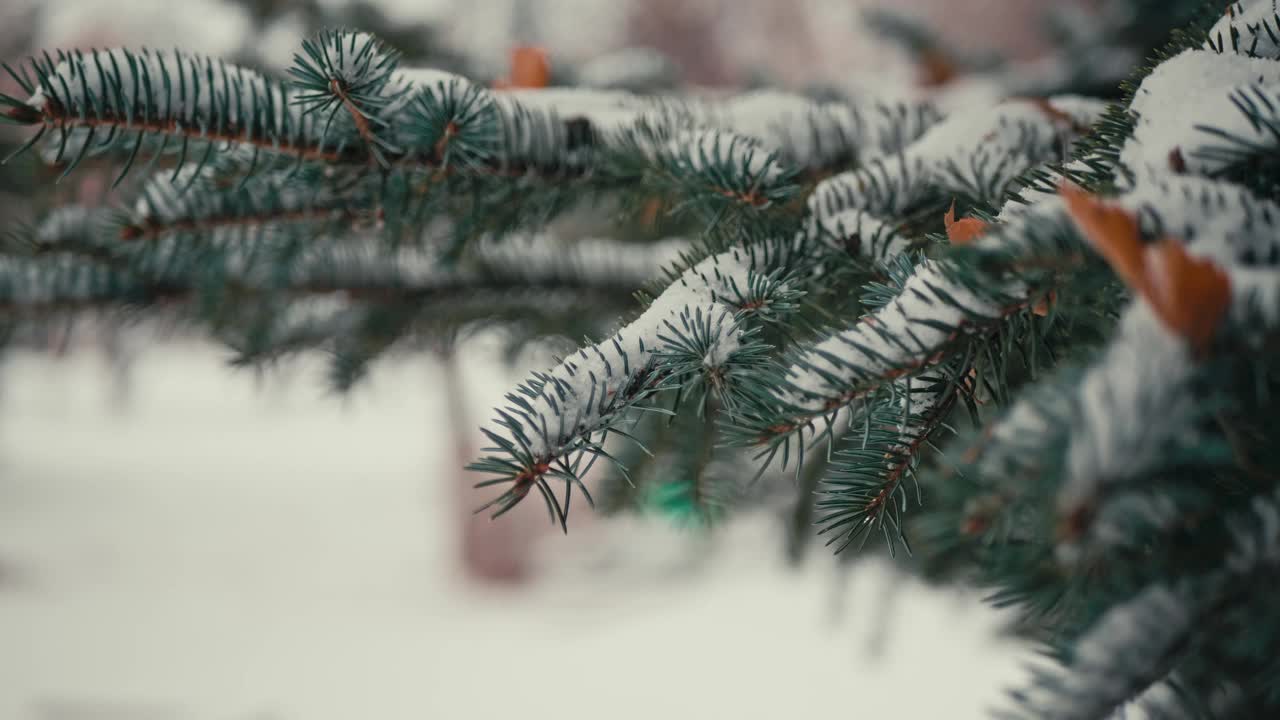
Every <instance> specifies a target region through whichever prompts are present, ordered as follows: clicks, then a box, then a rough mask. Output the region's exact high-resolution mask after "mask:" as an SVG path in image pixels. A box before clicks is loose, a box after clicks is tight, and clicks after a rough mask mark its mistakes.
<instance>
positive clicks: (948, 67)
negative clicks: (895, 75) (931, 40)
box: [919, 49, 960, 88]
mask: <svg viewBox="0 0 1280 720" xmlns="http://www.w3.org/2000/svg"><path fill="white" fill-rule="evenodd" d="M919 62H920V87H926V88H937V87H942V86H944V85H950V84H951V83H952V82H954V81H955V79H956V78H958V77H960V69H959V68H958V67H956V64H955V62H954V61H953V60H952V59H951V58H949V57H947V55H946V54H945V53H943V52H941V51H940V50H936V49H930V50H925V51H924V52H922V53H920V59H919Z"/></svg>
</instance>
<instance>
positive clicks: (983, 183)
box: [810, 97, 1105, 216]
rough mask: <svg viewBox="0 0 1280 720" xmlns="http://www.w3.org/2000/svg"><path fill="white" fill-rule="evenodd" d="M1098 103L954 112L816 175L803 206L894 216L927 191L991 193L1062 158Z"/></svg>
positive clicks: (1054, 101) (1017, 104)
mask: <svg viewBox="0 0 1280 720" xmlns="http://www.w3.org/2000/svg"><path fill="white" fill-rule="evenodd" d="M1104 109H1105V105H1104V104H1103V103H1101V102H1098V101H1094V100H1087V99H1084V98H1077V97H1058V98H1051V99H1050V100H1047V101H1029V100H1012V101H1008V102H1005V103H1001V104H999V105H997V106H995V107H992V108H978V109H973V110H968V111H964V112H959V113H956V114H955V115H952V116H950V117H948V118H947V119H945V120H943V121H942V122H940V123H938V124H937V125H935V126H933V127H932V128H930V129H929V130H928V131H927V132H925V133H924V135H923V136H922V137H921V138H920V139H919V140H917V141H916V142H914V143H911V144H910V145H908V146H907V147H906V149H905V150H903V151H902V152H901V153H898V154H895V155H890V156H887V157H883V158H880V159H878V160H876V161H875V162H872V163H871V164H869V165H868V166H866V167H863V168H859V169H856V170H853V171H850V172H846V173H842V174H840V175H836V176H835V177H832V178H828V179H827V180H825V181H823V183H822V184H821V185H819V187H818V188H817V190H815V192H814V195H813V197H812V198H811V199H810V208H811V209H812V210H815V211H819V212H827V213H830V212H836V211H839V210H843V209H846V208H849V207H856V208H860V209H864V210H869V211H871V212H875V213H877V214H882V215H886V216H897V215H901V214H902V213H904V212H905V211H907V210H909V209H910V208H911V207H913V206H914V205H916V204H917V203H919V202H921V201H922V200H924V199H926V198H928V197H930V196H934V195H936V196H948V195H953V194H962V195H967V196H970V197H974V198H977V199H983V200H992V201H994V200H999V199H1000V198H1001V197H1002V196H1003V195H1004V193H1005V192H1006V191H1007V190H1008V189H1009V185H1010V183H1011V182H1012V181H1013V180H1014V179H1016V178H1017V177H1018V176H1019V175H1021V174H1022V173H1024V172H1025V171H1026V170H1027V169H1029V168H1031V167H1033V166H1035V165H1038V164H1040V163H1042V162H1045V161H1048V160H1053V159H1055V158H1058V159H1061V158H1065V157H1066V155H1067V153H1068V152H1069V148H1070V142H1071V140H1072V139H1073V138H1074V137H1076V136H1078V135H1079V134H1080V133H1082V132H1084V131H1085V130H1087V128H1088V127H1089V126H1090V125H1092V124H1093V122H1095V121H1096V120H1097V119H1098V118H1100V117H1101V116H1102V112H1103V111H1104Z"/></svg>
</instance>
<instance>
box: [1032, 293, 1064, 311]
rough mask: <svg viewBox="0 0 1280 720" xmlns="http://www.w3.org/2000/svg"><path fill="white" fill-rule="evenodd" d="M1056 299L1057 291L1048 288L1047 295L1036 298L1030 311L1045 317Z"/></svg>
mask: <svg viewBox="0 0 1280 720" xmlns="http://www.w3.org/2000/svg"><path fill="white" fill-rule="evenodd" d="M1057 301H1058V291H1057V290H1050V291H1049V293H1048V294H1047V295H1045V296H1044V297H1042V298H1040V299H1039V300H1037V301H1036V304H1035V305H1033V306H1031V312H1033V313H1035V314H1036V315H1038V316H1040V317H1045V316H1047V315H1048V314H1049V310H1050V308H1052V307H1053V304H1054V303H1055V302H1057Z"/></svg>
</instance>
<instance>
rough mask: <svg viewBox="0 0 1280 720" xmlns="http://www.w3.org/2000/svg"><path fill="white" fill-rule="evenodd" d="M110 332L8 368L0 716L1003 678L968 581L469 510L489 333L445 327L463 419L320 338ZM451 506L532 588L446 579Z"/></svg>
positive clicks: (897, 691)
mask: <svg viewBox="0 0 1280 720" xmlns="http://www.w3.org/2000/svg"><path fill="white" fill-rule="evenodd" d="M126 340H134V341H137V342H138V343H139V344H140V343H142V342H144V341H145V343H146V350H145V351H144V352H142V353H140V354H139V355H138V356H137V357H136V358H135V359H134V362H133V363H131V364H130V365H129V366H128V368H127V370H121V371H116V369H115V366H114V362H113V361H112V360H111V359H109V358H108V357H106V356H105V355H104V354H103V353H99V352H94V351H87V349H86V348H83V347H80V348H78V349H77V350H76V351H74V352H71V353H69V354H67V355H65V356H61V357H59V358H56V359H55V358H52V357H50V356H49V355H48V354H46V353H31V352H16V353H13V354H11V355H9V356H8V357H7V358H6V362H5V363H4V365H3V368H2V370H3V377H2V379H3V388H4V396H5V401H4V403H3V405H0V430H2V431H0V456H2V457H3V458H4V462H5V471H4V473H3V481H2V482H0V508H3V510H2V514H3V522H0V568H3V571H0V637H3V638H4V640H5V641H4V642H3V643H0V676H3V677H4V682H2V683H0V717H4V718H6V719H15V720H16V719H26V718H36V717H40V716H42V715H46V716H55V715H61V716H63V717H84V718H103V719H104V720H105V719H106V718H122V719H123V718H127V719H128V720H149V719H151V718H157V719H158V718H181V719H182V720H232V719H236V720H248V719H249V718H261V719H263V720H265V719H266V718H278V719H279V720H304V719H305V720H353V719H354V718H377V719H378V720H423V719H424V718H441V719H447V720H484V719H486V718H495V717H517V716H519V717H524V718H529V719H530V720H541V719H543V718H558V719H559V720H587V719H589V718H599V717H601V715H602V709H606V711H605V714H607V715H608V717H609V718H611V720H653V719H654V718H663V717H669V718H678V717H684V716H687V715H689V714H691V713H697V714H704V715H719V714H727V715H730V716H732V717H735V718H739V719H740V720H766V719H768V718H779V717H787V716H793V715H795V714H797V713H798V714H799V715H801V716H812V717H818V716H821V715H829V714H831V713H833V712H840V711H841V710H842V709H845V708H847V705H848V697H849V692H850V691H851V690H853V691H856V692H859V693H861V694H863V695H865V699H864V700H863V701H861V705H860V707H861V708H862V710H863V711H864V712H866V713H871V714H879V715H891V714H894V713H897V714H899V715H905V716H908V717H947V718H949V719H950V720H979V719H980V718H985V717H987V713H985V712H984V706H985V705H987V704H989V703H991V702H995V701H996V700H997V699H998V698H999V697H1000V688H1001V687H1004V686H1006V685H1007V684H1008V683H1010V682H1012V681H1014V680H1015V679H1016V678H1017V676H1018V662H1019V654H1020V653H1019V650H1020V648H1019V647H1017V646H1016V645H1014V644H1013V643H1012V642H1010V641H1008V640H1007V639H1002V638H1007V634H1004V633H1001V632H1000V627H1001V624H1002V622H1004V618H1002V616H1000V615H997V614H996V613H994V612H992V611H991V609H990V608H989V606H987V605H985V604H984V603H982V602H981V601H980V599H979V598H978V597H975V596H971V595H967V594H958V593H956V592H955V591H953V590H950V589H940V588H937V587H931V586H928V585H926V584H924V583H922V582H919V581H917V580H914V579H911V578H909V577H906V576H905V575H903V574H900V573H898V572H897V571H896V570H894V569H893V568H892V567H891V564H890V563H889V562H887V561H883V562H882V561H879V560H877V559H875V558H869V559H868V560H871V561H870V562H862V563H859V564H857V565H856V566H854V567H851V568H850V567H845V568H843V569H839V570H837V568H836V567H835V563H834V562H831V561H830V558H825V557H818V556H815V557H814V558H812V560H814V561H820V562H809V563H807V564H806V565H805V566H804V567H803V568H793V567H788V566H786V565H785V564H784V563H783V562H781V557H780V553H778V554H775V552H773V550H774V549H776V548H779V547H780V542H781V533H780V531H779V528H778V527H777V524H776V522H775V521H774V519H773V518H771V517H767V516H764V515H761V516H739V517H737V519H736V520H734V521H733V522H731V523H730V524H728V525H726V526H725V527H722V528H719V529H718V531H717V532H716V533H714V534H705V533H689V532H676V531H673V530H672V529H671V528H670V527H669V526H667V525H665V524H663V523H661V522H657V521H652V520H651V521H647V522H645V521H641V520H638V519H633V518H626V517H620V518H615V519H611V520H610V521H609V522H607V523H594V524H593V523H591V522H590V520H591V519H592V518H591V513H589V512H585V513H582V514H581V515H579V516H578V517H577V519H576V521H575V522H574V526H573V527H572V528H571V531H570V533H569V535H568V537H561V536H560V535H559V534H558V533H556V534H555V535H552V536H538V535H536V534H532V533H531V532H530V528H535V527H536V528H537V529H538V530H539V531H541V529H542V528H543V527H544V526H545V525H546V517H545V512H544V510H543V508H541V507H535V506H533V505H529V504H526V505H525V506H522V507H519V508H517V509H516V510H514V511H513V512H512V513H511V515H508V516H507V517H505V518H504V519H503V522H502V523H501V524H491V523H489V522H488V520H487V518H479V519H476V520H471V519H470V518H468V517H467V516H468V515H469V514H470V508H471V507H472V506H473V505H474V504H475V503H478V502H479V499H480V497H481V493H479V492H477V491H474V490H471V489H470V487H469V483H470V481H472V480H473V479H474V478H471V477H466V476H465V475H463V474H461V473H459V472H458V470H457V465H458V459H457V452H458V446H457V445H455V443H457V442H461V443H464V444H465V443H467V442H482V439H481V438H479V436H478V433H475V435H476V436H475V437H474V438H473V437H470V436H469V435H468V434H466V433H465V432H464V433H463V434H462V435H460V436H458V437H452V435H451V430H452V429H456V428H457V427H458V426H463V427H464V428H466V427H469V423H467V422H466V420H465V417H466V416H468V415H472V416H474V415H475V414H477V413H482V412H488V410H489V408H491V407H492V406H493V403H495V402H499V401H500V400H501V393H502V391H503V388H505V387H506V386H507V385H508V383H510V382H511V381H512V380H513V379H514V373H513V372H512V371H511V370H509V369H508V368H507V366H506V363H505V362H504V359H503V357H502V356H501V352H500V350H498V349H497V347H496V344H495V345H494V346H493V347H491V346H490V345H489V344H488V343H487V342H480V343H471V344H467V345H464V349H463V352H464V353H465V354H464V355H463V356H462V357H461V359H460V363H459V364H460V365H461V367H462V378H461V382H456V381H455V382H454V383H453V386H454V390H455V391H457V392H458V393H459V394H460V395H461V396H462V397H463V398H465V401H464V403H463V405H462V407H461V408H460V409H459V408H457V407H453V408H450V407H447V406H446V402H445V400H446V399H445V396H444V391H443V388H444V387H446V386H447V385H449V384H450V380H451V378H450V376H449V375H448V374H446V373H445V372H444V371H442V369H441V367H440V364H439V363H438V362H436V361H435V360H433V359H432V356H431V355H425V356H413V357H407V358H390V359H388V360H387V361H385V362H383V363H381V364H379V366H378V367H377V368H376V370H375V372H374V373H373V376H372V377H371V379H370V381H369V382H368V383H366V384H365V385H363V386H362V387H361V388H359V389H358V390H357V391H356V392H355V393H353V394H352V395H350V396H347V397H344V398H342V399H341V400H339V399H337V398H334V397H333V396H332V395H330V394H328V393H326V392H325V391H324V387H325V385H326V381H325V379H324V375H325V367H324V363H323V362H320V361H319V359H318V358H304V359H302V360H301V361H299V362H298V363H290V365H289V372H287V373H284V374H281V373H279V372H273V373H271V375H270V377H268V378H265V382H262V383H256V382H255V381H254V376H253V375H252V374H249V373H245V372H234V371H232V370H230V369H228V368H227V366H226V363H225V356H224V353H223V351H222V350H220V349H219V348H217V347H215V346H211V345H205V344H187V343H172V342H170V343H155V342H153V341H152V340H151V339H150V337H149V336H147V337H145V338H144V337H139V336H131V337H127V338H126ZM126 347H134V343H131V342H127V343H126ZM69 442H73V443H74V445H75V452H68V451H67V447H68V443H69ZM467 522H473V523H477V526H473V527H474V529H475V530H476V532H477V533H483V534H484V537H485V538H486V539H487V541H490V542H491V543H492V544H493V545H494V546H497V547H506V548H512V547H514V548H516V549H520V548H530V549H532V550H534V551H535V552H534V553H533V557H534V559H535V562H534V563H533V567H534V569H535V573H534V578H533V581H532V582H530V583H528V584H525V585H520V586H514V587H509V588H495V587H483V586H476V585H469V584H467V583H465V582H463V579H462V578H461V577H460V573H459V571H458V566H457V562H458V558H459V550H458V547H457V546H458V542H459V535H458V533H459V531H458V529H457V528H459V526H460V524H461V523H467ZM760 618H771V619H772V620H771V621H770V622H764V623H762V622H760ZM882 643H887V645H885V646H884V647H887V648H891V649H892V651H891V652H888V653H887V654H886V653H884V652H877V649H878V648H880V647H881V644H882ZM795 658H805V660H806V661H805V662H802V663H798V662H795V661H794V659H795ZM495 663H498V664H500V665H502V666H503V667H506V668H508V669H512V671H510V672H506V673H504V674H503V676H502V680H501V682H502V685H503V691H502V692H493V682H494V675H493V671H494V667H495V665H494V664H495ZM570 667H571V668H574V673H575V675H574V677H575V678H576V679H575V682H574V683H573V687H572V689H571V691H568V692H565V693H559V692H556V693H550V692H548V688H552V687H556V688H559V687H561V683H563V681H564V671H565V668H570ZM516 669H518V670H516ZM921 673H924V674H927V675H928V676H930V677H933V678H937V681H936V682H934V683H932V684H931V686H930V692H929V693H919V692H912V691H911V690H912V689H913V688H918V686H919V677H920V674H921ZM639 677H643V678H645V679H646V680H645V682H646V683H649V684H651V685H652V686H653V687H660V688H661V691H660V692H658V691H654V692H637V685H636V678H639ZM744 683H746V684H748V685H750V687H751V688H752V691H751V692H749V693H744V692H742V688H743V686H744ZM619 698H626V701H625V702H619Z"/></svg>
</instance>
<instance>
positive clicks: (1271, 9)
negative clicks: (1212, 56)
mask: <svg viewBox="0 0 1280 720" xmlns="http://www.w3.org/2000/svg"><path fill="white" fill-rule="evenodd" d="M1204 47H1205V48H1206V49H1208V50H1214V51H1217V52H1223V53H1238V54H1241V55H1247V56H1249V57H1263V58H1271V59H1273V60H1274V59H1280V6H1278V5H1277V2H1276V0H1242V1H1241V2H1233V3H1231V4H1229V5H1228V6H1227V11H1226V12H1225V13H1224V14H1223V16H1222V17H1221V18H1219V19H1218V22H1216V23H1214V25H1213V27H1212V28H1210V29H1209V39H1208V41H1206V42H1205V44H1204Z"/></svg>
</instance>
